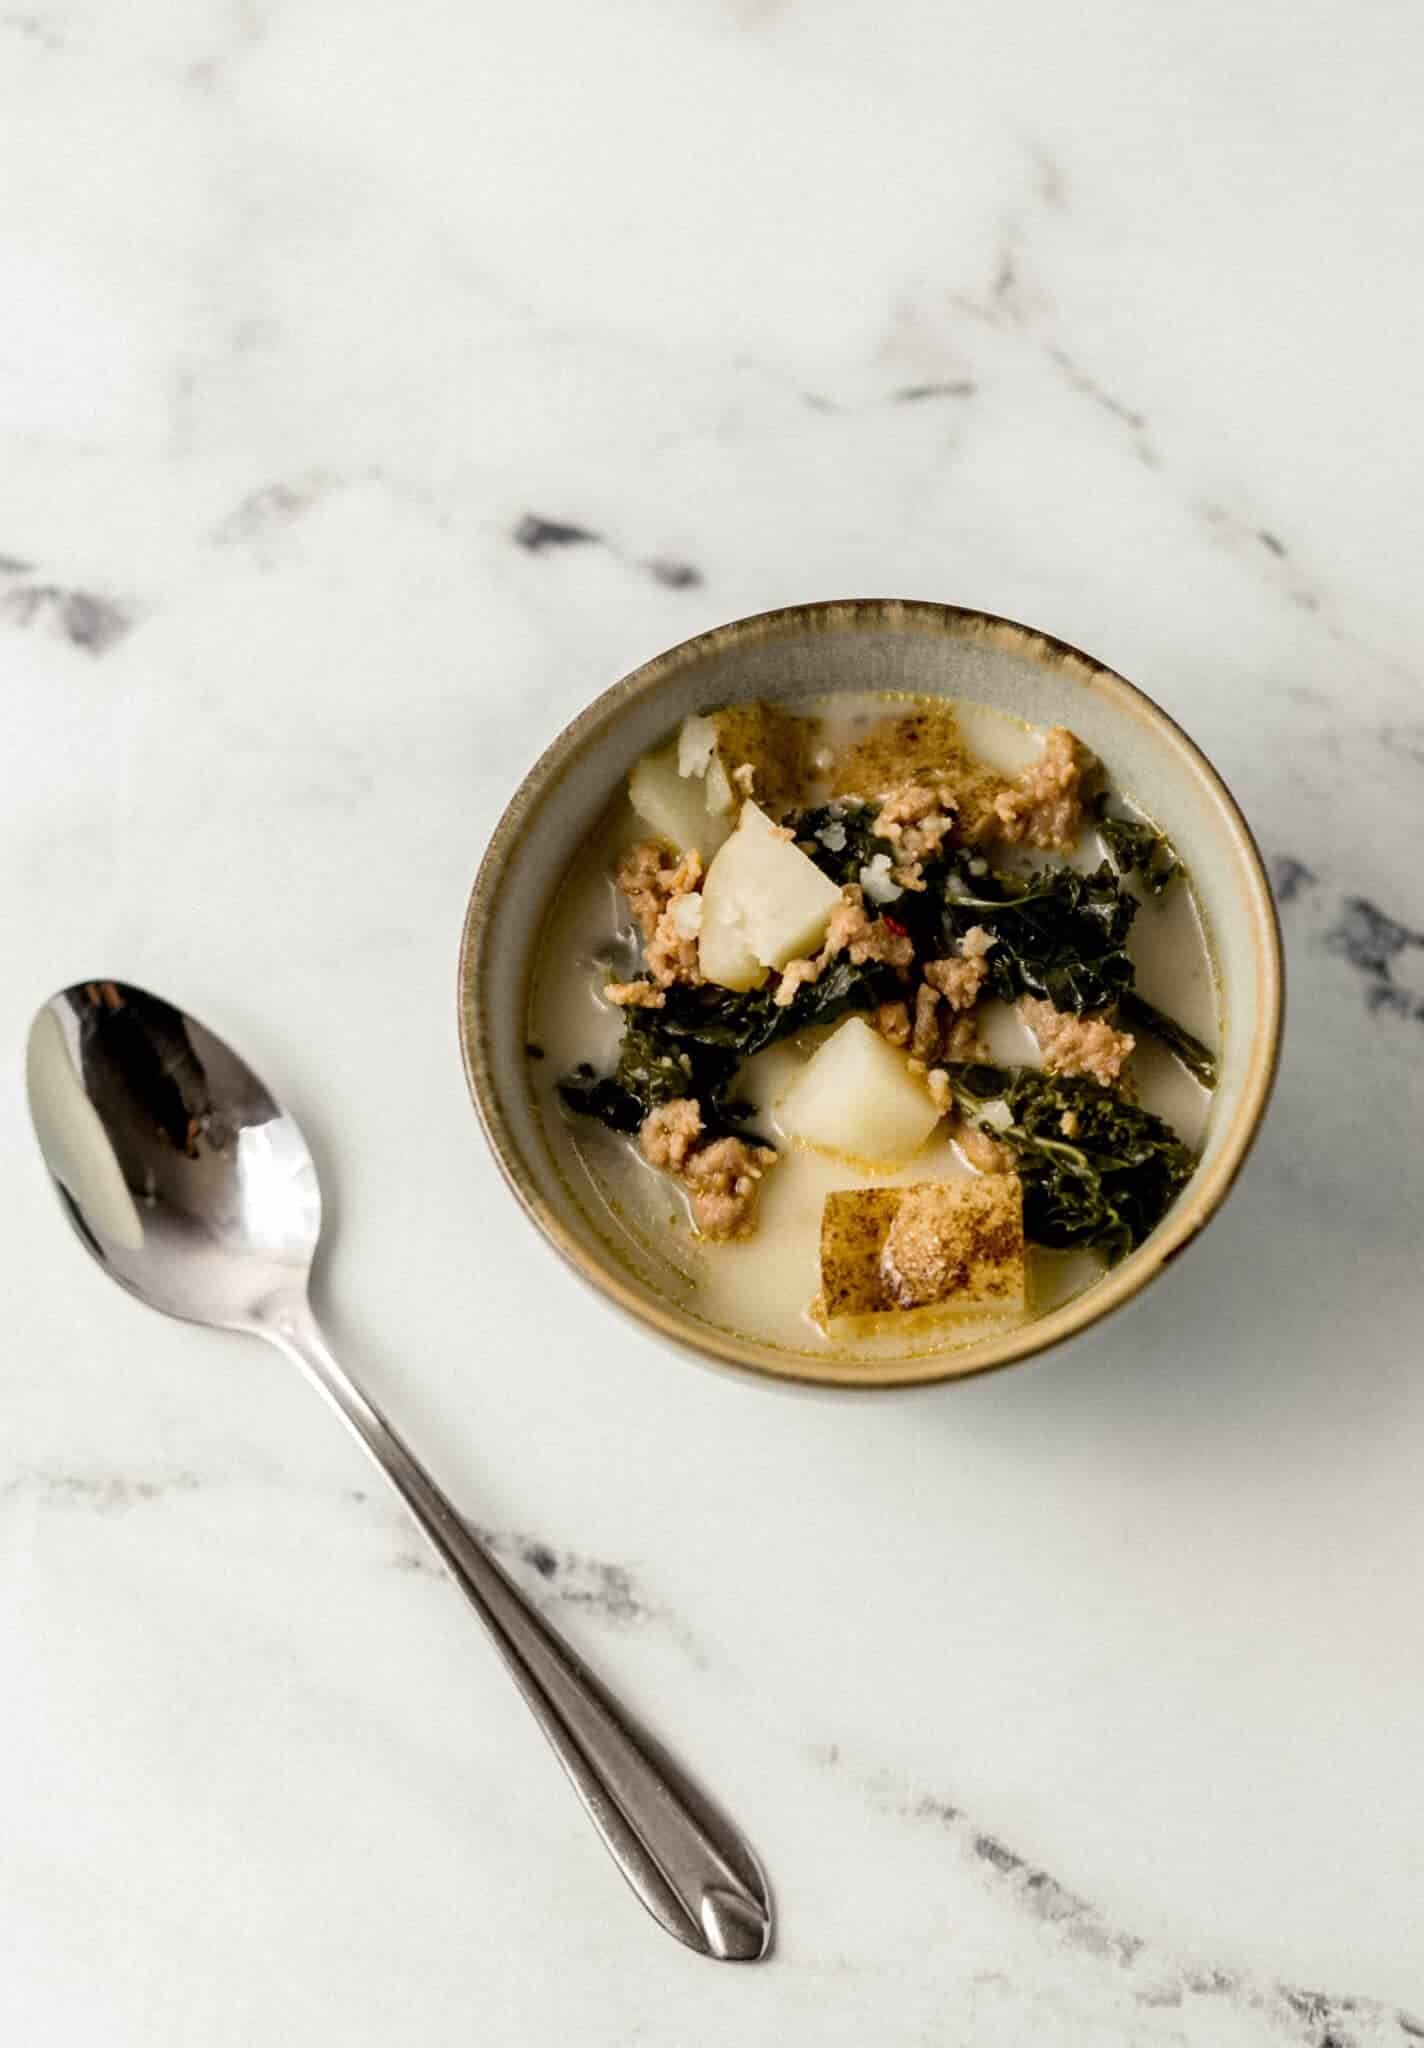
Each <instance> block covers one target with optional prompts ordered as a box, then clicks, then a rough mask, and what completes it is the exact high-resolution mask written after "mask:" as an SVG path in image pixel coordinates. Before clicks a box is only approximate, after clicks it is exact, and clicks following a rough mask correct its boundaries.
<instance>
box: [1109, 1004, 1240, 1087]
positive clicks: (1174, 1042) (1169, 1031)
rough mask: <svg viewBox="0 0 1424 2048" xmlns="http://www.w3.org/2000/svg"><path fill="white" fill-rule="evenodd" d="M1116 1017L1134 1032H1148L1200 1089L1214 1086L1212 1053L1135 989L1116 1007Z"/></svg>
mask: <svg viewBox="0 0 1424 2048" xmlns="http://www.w3.org/2000/svg"><path fill="white" fill-rule="evenodd" d="M1117 1014H1118V1022H1119V1023H1120V1024H1126V1025H1128V1026H1130V1028H1131V1029H1132V1030H1134V1031H1137V1032H1143V1031H1150V1032H1151V1033H1152V1035H1153V1037H1154V1038H1159V1039H1160V1040H1161V1041H1162V1043H1163V1045H1165V1046H1166V1048H1167V1050H1168V1052H1169V1053H1171V1054H1172V1056H1173V1057H1174V1058H1175V1059H1178V1060H1180V1061H1181V1063H1182V1065H1183V1066H1184V1067H1185V1068H1186V1070H1187V1072H1188V1073H1189V1074H1190V1075H1191V1077H1192V1079H1193V1080H1194V1081H1200V1082H1201V1084H1202V1086H1203V1088H1214V1087H1215V1086H1216V1054H1215V1053H1214V1052H1213V1051H1212V1050H1211V1047H1210V1046H1208V1045H1203V1044H1202V1042H1201V1040H1200V1039H1199V1038H1198V1037H1197V1036H1196V1035H1195V1034H1194V1033H1193V1032H1190V1031H1188V1029H1187V1027H1186V1025H1185V1024H1178V1023H1177V1021H1176V1020H1175V1018H1172V1017H1169V1016H1168V1015H1167V1014H1166V1012H1165V1011H1164V1010H1159V1009H1158V1007H1157V1005H1156V1004H1155V1003H1149V1002H1148V1000H1147V998H1146V996H1140V995H1139V994H1138V993H1137V990H1136V989H1129V990H1128V991H1127V994H1126V995H1125V996H1123V998H1122V1000H1121V1001H1120V1002H1119V1004H1118V1006H1117Z"/></svg>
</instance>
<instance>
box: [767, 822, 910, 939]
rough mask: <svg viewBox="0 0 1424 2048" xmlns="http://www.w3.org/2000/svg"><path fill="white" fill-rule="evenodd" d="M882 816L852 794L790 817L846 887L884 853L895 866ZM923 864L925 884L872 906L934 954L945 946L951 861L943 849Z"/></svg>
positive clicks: (800, 841) (824, 869)
mask: <svg viewBox="0 0 1424 2048" xmlns="http://www.w3.org/2000/svg"><path fill="white" fill-rule="evenodd" d="M876 816H877V810H876V806H875V805H874V804H863V803H856V802H854V801H853V800H850V801H843V802H838V803H829V804H821V805H819V806H818V807H817V809H815V810H814V811H801V812H799V813H793V814H792V816H791V817H789V818H788V819H787V821H786V822H787V824H788V825H790V827H791V829H792V831H793V832H794V833H795V834H796V844H797V845H798V846H799V847H800V849H801V851H802V852H803V853H804V854H806V855H807V856H808V857H809V858H810V859H811V860H813V861H814V862H815V863H816V866H817V867H818V868H819V869H820V870H821V873H822V874H823V875H829V876H830V878H831V880H832V881H833V882H835V883H836V884H837V885H838V886H839V887H840V888H842V889H844V888H845V887H846V885H847V884H848V883H855V884H857V885H858V884H859V882H860V873H861V869H862V868H868V867H869V866H870V864H871V862H872V861H874V860H876V859H878V858H884V859H887V860H888V861H889V862H890V865H891V866H892V867H893V866H895V865H896V864H897V863H898V861H899V859H900V854H899V852H898V850H897V849H896V847H895V846H894V844H893V843H892V842H891V841H890V840H888V839H882V838H881V837H880V835H879V834H878V833H877V832H874V831H873V830H872V829H871V827H872V825H873V823H874V820H875V818H876ZM920 867H921V872H922V877H923V880H924V884H925V886H924V887H923V888H922V889H902V890H901V891H900V892H899V894H898V895H896V896H894V897H892V898H891V900H890V901H889V902H888V903H881V904H878V905H877V904H875V903H873V902H872V904H871V906H870V908H871V910H872V911H875V910H878V911H879V913H880V915H881V916H883V917H887V918H888V919H889V920H890V921H891V923H892V924H894V925H897V926H898V927H899V929H900V930H901V931H904V932H908V933H909V935H910V937H911V938H912V939H913V940H914V942H915V950H916V951H917V952H922V953H926V954H928V955H930V956H931V957H932V956H933V954H934V953H935V952H936V951H938V950H939V948H938V926H939V897H938V888H939V884H940V882H941V879H942V877H943V874H944V872H945V867H946V861H945V859H944V857H942V856H938V855H937V856H936V857H935V858H934V859H932V860H922V861H921V863H920Z"/></svg>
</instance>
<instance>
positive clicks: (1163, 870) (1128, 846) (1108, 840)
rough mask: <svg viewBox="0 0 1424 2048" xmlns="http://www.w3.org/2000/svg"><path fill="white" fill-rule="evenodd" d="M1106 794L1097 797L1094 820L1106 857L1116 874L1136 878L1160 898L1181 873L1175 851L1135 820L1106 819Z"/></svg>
mask: <svg viewBox="0 0 1424 2048" xmlns="http://www.w3.org/2000/svg"><path fill="white" fill-rule="evenodd" d="M1107 803H1108V799H1107V796H1106V794H1104V795H1102V796H1100V797H1099V798H1098V801H1097V804H1096V806H1095V807H1094V813H1093V815H1094V820H1095V822H1096V824H1097V828H1098V832H1099V834H1100V836H1101V838H1102V842H1103V844H1104V846H1106V848H1107V850H1108V856H1109V858H1110V859H1111V861H1112V864H1113V866H1114V867H1115V868H1116V869H1117V871H1118V873H1119V874H1120V875H1138V876H1140V877H1141V880H1142V886H1143V887H1144V888H1145V889H1147V890H1149V891H1150V893H1151V894H1152V895H1153V896H1160V895H1161V894H1162V891H1163V890H1164V889H1165V888H1166V887H1167V885H1168V883H1169V882H1174V881H1175V880H1176V879H1177V877H1178V875H1180V874H1181V873H1182V863H1181V861H1180V860H1179V859H1178V858H1177V851H1176V848H1175V847H1174V846H1173V844H1172V842H1171V840H1170V839H1169V838H1168V837H1167V835H1166V833H1165V832H1159V831H1158V830H1157V828H1156V827H1155V826H1154V825H1144V824H1141V823H1139V821H1138V820H1137V819H1136V818H1110V817H1109V816H1108V814H1107Z"/></svg>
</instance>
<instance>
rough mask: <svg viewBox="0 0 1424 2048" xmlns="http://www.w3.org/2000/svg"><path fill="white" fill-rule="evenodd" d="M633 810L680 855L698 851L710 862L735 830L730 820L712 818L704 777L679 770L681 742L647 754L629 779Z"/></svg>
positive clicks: (629, 794)
mask: <svg viewBox="0 0 1424 2048" xmlns="http://www.w3.org/2000/svg"><path fill="white" fill-rule="evenodd" d="M628 797H629V801H630V802H631V803H632V806H633V809H634V810H635V811H636V812H637V813H638V816H639V817H640V818H641V819H642V820H643V822H644V824H645V825H648V826H650V827H651V828H652V830H653V831H654V832H655V833H656V835H657V837H658V838H659V839H663V840H666V841H667V844H668V845H669V846H670V847H672V849H673V851H674V852H676V853H688V852H691V851H692V850H693V849H695V850H696V851H697V852H698V853H700V854H701V855H702V858H703V859H704V860H710V859H711V857H712V855H713V854H714V853H715V852H716V851H717V848H718V847H719V846H720V845H721V844H722V842H723V840H724V839H726V837H727V835H728V833H729V832H730V831H731V824H730V821H729V820H727V819H725V818H715V817H712V816H711V815H710V814H709V812H708V809H707V790H706V784H705V782H704V781H703V779H702V777H701V776H685V775H682V774H680V773H679V771H678V748H677V742H676V741H673V743H672V744H671V745H670V746H666V747H659V748H658V749H657V751H656V752H655V753H652V754H644V755H643V757H642V759H641V760H640V761H639V762H638V764H637V766H636V767H635V768H634V770H633V773H632V774H631V775H630V776H629V778H628Z"/></svg>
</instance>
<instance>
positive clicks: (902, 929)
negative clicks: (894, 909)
mask: <svg viewBox="0 0 1424 2048" xmlns="http://www.w3.org/2000/svg"><path fill="white" fill-rule="evenodd" d="M881 923H882V924H883V925H884V926H885V928H886V930H887V931H892V932H894V934H895V936H896V938H897V939H908V938H909V936H910V928H909V926H908V925H904V924H901V922H900V920H899V918H898V917H891V915H890V914H889V912H888V911H886V912H885V913H884V914H883V915H882V917H881Z"/></svg>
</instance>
